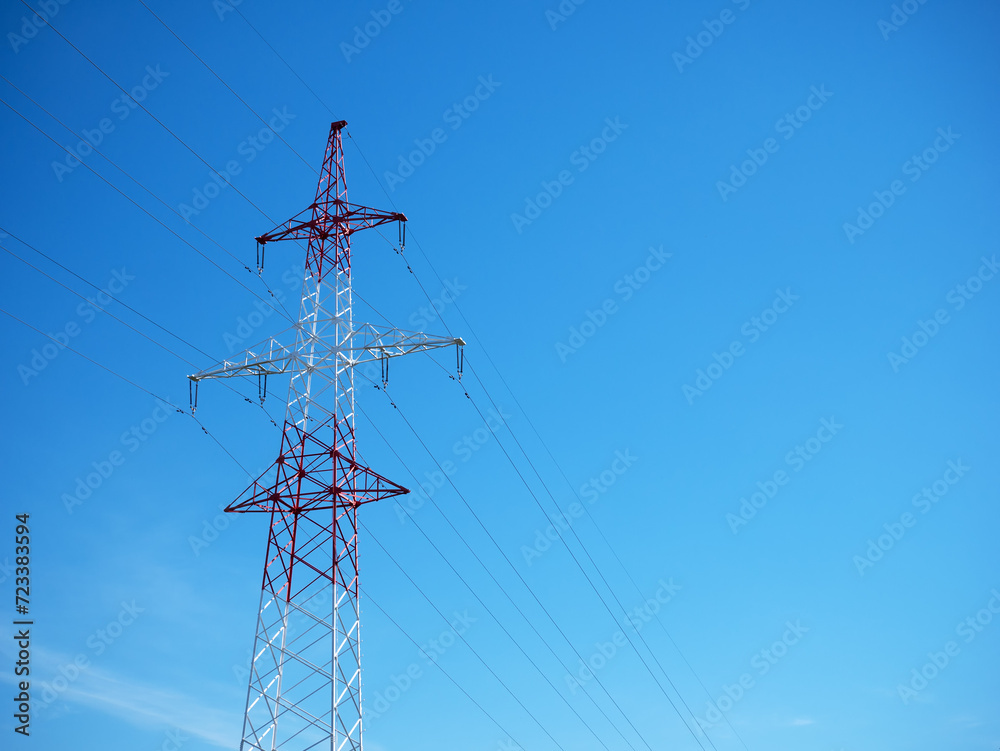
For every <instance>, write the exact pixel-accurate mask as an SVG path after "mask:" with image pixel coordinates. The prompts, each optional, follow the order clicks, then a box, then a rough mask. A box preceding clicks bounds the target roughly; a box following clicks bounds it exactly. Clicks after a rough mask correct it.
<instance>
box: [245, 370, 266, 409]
mask: <svg viewBox="0 0 1000 751" xmlns="http://www.w3.org/2000/svg"><path fill="white" fill-rule="evenodd" d="M257 398H258V399H259V400H260V403H261V404H262V405H263V404H264V400H265V399H267V373H258V374H257ZM247 401H250V400H249V399H247Z"/></svg>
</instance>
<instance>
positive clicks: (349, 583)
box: [189, 121, 465, 751]
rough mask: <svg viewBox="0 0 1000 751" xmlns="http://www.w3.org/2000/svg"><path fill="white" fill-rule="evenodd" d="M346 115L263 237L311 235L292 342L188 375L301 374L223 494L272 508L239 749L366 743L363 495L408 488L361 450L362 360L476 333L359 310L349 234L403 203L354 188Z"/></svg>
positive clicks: (368, 498)
mask: <svg viewBox="0 0 1000 751" xmlns="http://www.w3.org/2000/svg"><path fill="white" fill-rule="evenodd" d="M345 125H347V123H346V122H344V121H340V122H336V123H333V124H332V125H331V127H330V137H329V141H328V142H327V147H326V154H325V156H324V159H323V170H322V172H321V174H320V178H319V185H318V187H317V189H316V200H315V202H314V203H313V204H312V205H310V206H309V207H308V208H307V209H305V211H303V212H301V213H300V214H298V215H296V216H295V217H293V218H292V219H289V220H288V221H287V222H285V223H284V224H282V225H280V226H278V227H276V228H275V229H273V230H272V231H271V232H268V233H267V234H265V235H261V236H260V237H258V238H257V242H258V243H259V244H260V246H261V248H263V246H265V245H266V244H267V243H269V242H274V241H276V240H306V241H307V249H306V262H305V274H304V279H303V283H302V302H301V305H300V308H299V318H298V323H296V324H295V325H294V326H293V327H292V329H290V331H294V332H295V333H294V343H293V344H288V345H286V344H282V343H281V335H279V336H278V337H272V338H269V339H268V340H266V341H265V342H263V343H262V344H261V345H260V346H258V347H254V348H252V349H251V350H248V351H247V352H245V353H243V354H242V355H240V356H239V357H238V358H237V359H235V360H226V361H223V362H222V363H219V364H218V365H217V366H215V367H213V368H211V369H209V370H206V371H203V372H201V373H197V374H195V375H192V376H189V378H190V379H191V381H192V382H193V385H194V388H195V390H197V384H198V382H199V381H202V380H207V379H212V378H233V377H240V376H242V377H246V376H257V378H258V379H260V380H263V379H266V378H267V376H268V375H277V374H283V373H287V374H290V375H291V382H290V384H289V388H288V407H287V411H286V413H285V423H284V426H283V430H282V438H281V450H280V452H279V454H278V458H277V460H276V461H275V463H274V465H273V466H272V467H271V468H270V469H268V470H267V472H265V473H264V474H263V475H261V477H260V478H259V479H257V480H256V481H255V482H254V483H253V484H252V485H250V487H249V488H247V489H246V490H245V491H244V492H243V494H242V495H241V496H240V497H239V498H237V499H236V500H235V501H234V502H233V503H231V504H230V505H229V506H228V507H227V508H226V511H230V512H234V513H248V512H259V513H266V514H270V519H271V525H270V533H269V535H268V540H267V556H266V557H265V560H264V580H263V585H262V587H261V598H260V610H259V612H258V616H257V629H256V637H255V639H254V649H253V661H252V667H251V671H250V685H249V689H248V693H247V704H246V714H245V717H244V723H243V739H242V743H241V745H240V749H241V751H249V749H257V750H258V751H277V750H278V749H282V750H286V749H287V750H288V751H293V750H298V751H305V750H306V749H329V750H330V751H360V749H361V736H362V733H361V730H362V721H361V638H360V628H361V620H360V608H359V600H358V595H359V587H358V507H359V506H361V505H362V504H364V503H370V502H372V501H378V500H381V499H383V498H390V497H392V496H396V495H401V494H403V493H408V492H409V491H408V490H407V489H406V488H404V487H402V486H400V485H397V484H396V483H394V482H391V481H390V480H387V479H386V478H384V477H382V476H381V475H379V474H376V473H375V472H373V471H372V470H370V469H368V468H367V467H365V466H362V465H361V464H360V463H359V462H358V460H357V455H356V453H355V445H354V368H355V367H356V366H357V365H361V364H363V363H368V362H373V361H375V360H379V361H381V362H382V363H383V367H384V368H385V369H387V368H388V361H389V358H391V357H397V356H400V355H405V354H409V353H411V352H425V351H428V350H432V349H439V348H442V347H449V346H452V345H455V346H456V349H457V351H458V352H459V353H460V352H461V347H462V346H464V344H465V342H463V341H462V340H461V339H455V338H450V337H449V338H444V337H432V336H427V335H425V334H422V333H416V332H408V331H401V330H399V329H395V328H380V327H376V326H372V325H371V324H355V323H354V317H353V307H352V302H351V243H350V240H351V235H352V234H353V233H354V232H357V231H358V230H362V229H369V228H372V227H377V226H379V225H382V224H386V223H389V222H400V223H402V222H405V221H406V217H405V216H403V215H402V214H398V213H388V212H384V211H378V210H376V209H371V208H368V207H365V206H358V205H354V204H350V203H348V202H347V186H346V182H345V178H344V155H343V150H342V143H341V136H340V132H341V130H342V129H343V128H344V126H345ZM402 226H403V225H402V224H400V227H401V228H402ZM460 361H461V360H460V359H459V362H460ZM195 403H196V402H195Z"/></svg>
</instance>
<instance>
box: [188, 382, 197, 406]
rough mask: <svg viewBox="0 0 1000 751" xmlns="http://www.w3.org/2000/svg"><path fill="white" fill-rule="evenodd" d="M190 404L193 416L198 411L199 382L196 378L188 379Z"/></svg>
mask: <svg viewBox="0 0 1000 751" xmlns="http://www.w3.org/2000/svg"><path fill="white" fill-rule="evenodd" d="M188 404H189V405H190V406H191V414H192V415H193V414H194V413H195V410H197V409H198V382H197V381H196V380H195V379H194V378H190V377H189V379H188Z"/></svg>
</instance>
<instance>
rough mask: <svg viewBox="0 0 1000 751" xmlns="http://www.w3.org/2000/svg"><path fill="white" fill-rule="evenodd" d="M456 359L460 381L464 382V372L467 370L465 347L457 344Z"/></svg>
mask: <svg viewBox="0 0 1000 751" xmlns="http://www.w3.org/2000/svg"><path fill="white" fill-rule="evenodd" d="M455 359H456V360H457V361H458V362H457V365H458V380H459V381H461V380H462V371H463V370H464V369H465V346H464V345H461V344H457V345H456V346H455Z"/></svg>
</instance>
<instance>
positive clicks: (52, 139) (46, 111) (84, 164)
mask: <svg viewBox="0 0 1000 751" xmlns="http://www.w3.org/2000/svg"><path fill="white" fill-rule="evenodd" d="M0 78H2V79H3V80H4V81H5V82H6V83H7V85H8V86H10V87H11V88H13V89H14V90H15V91H17V92H18V93H19V94H21V96H23V97H24V98H25V99H27V100H28V101H29V102H31V103H32V104H34V105H35V106H36V107H38V109H40V110H41V111H42V112H44V113H45V114H46V115H48V116H49V117H50V118H51V119H53V120H55V121H56V122H57V123H59V125H61V126H62V127H63V128H64V129H65V130H66V131H68V132H69V133H70V134H71V135H73V137H74V138H75V137H76V133H74V132H73V129H72V128H70V127H69V126H68V125H66V123H64V122H63V121H62V120H60V119H59V118H58V117H56V116H55V115H53V114H52V113H51V112H50V111H49V110H48V109H47V108H45V107H44V106H42V105H41V104H40V103H39V102H37V101H36V100H35V99H33V98H32V97H31V96H29V95H28V94H27V93H26V92H24V91H23V90H22V89H20V88H19V87H18V86H17V85H16V84H14V83H13V82H11V81H10V80H9V79H8V78H7V77H6V76H4V75H3V74H0ZM0 101H3V100H0ZM3 103H4V104H5V105H7V107H8V108H10V109H12V110H14V112H15V114H17V115H19V116H20V117H21V119H22V120H25V121H26V122H28V124H29V125H31V126H32V127H33V128H35V130H37V131H38V132H39V133H41V134H42V135H43V136H45V137H46V138H48V139H49V140H50V141H52V142H53V143H54V144H56V146H58V147H59V148H61V149H62V150H63V151H65V152H67V153H69V154H72V152H71V151H70V150H69V149H67V148H65V147H64V146H63V145H62V144H60V143H59V142H58V141H56V140H55V139H54V138H52V137H51V136H50V135H48V134H47V133H45V132H44V131H43V130H42V129H41V128H40V127H38V126H37V125H35V123H33V122H31V121H30V120H28V118H27V117H25V116H24V115H23V114H21V113H20V112H19V111H17V110H15V109H14V108H13V107H11V105H10V104H8V103H7V102H6V101H4V102H3ZM91 148H92V149H93V150H94V152H95V153H97V155H98V156H100V157H101V158H102V159H104V160H105V161H106V162H108V164H110V165H111V166H112V167H114V168H115V169H117V170H118V171H119V172H121V173H122V174H123V175H125V177H127V178H128V179H129V180H131V181H132V182H133V183H135V184H136V185H138V186H139V187H140V188H141V189H142V190H144V191H145V192H146V193H148V194H149V195H150V196H151V197H152V198H153V199H154V200H156V201H157V202H158V203H160V204H161V205H163V206H165V207H166V208H167V210H168V211H170V212H172V213H173V214H174V215H176V216H177V217H179V218H180V219H181V220H183V221H185V222H186V223H187V224H188V226H190V227H191V228H192V229H193V230H195V231H196V232H197V233H198V234H200V235H202V236H203V237H204V238H205V239H207V240H208V241H209V242H211V243H212V244H213V245H215V246H216V247H218V248H219V249H220V250H221V251H222V252H224V253H225V254H226V255H228V256H229V257H230V258H232V259H233V260H234V261H236V262H237V263H239V264H240V265H241V266H242V267H243V268H244V269H246V271H247V272H248V273H251V274H252V273H253V272H251V271H250V267H249V266H248V265H246V264H245V263H243V261H241V260H240V259H239V258H238V257H237V256H236V255H235V254H234V253H232V252H231V251H230V250H229V249H228V248H226V247H224V246H223V245H222V244H221V243H219V242H218V241H217V240H215V239H214V238H213V237H211V236H210V235H208V234H207V233H206V232H204V231H203V230H202V229H201V228H200V227H198V226H197V225H195V224H194V223H192V222H190V221H188V220H187V219H185V218H184V216H183V215H182V214H181V213H180V212H179V211H177V209H175V208H174V207H173V206H171V205H170V204H168V203H167V202H166V201H164V200H163V199H162V198H160V197H159V196H158V195H156V194H155V193H154V192H153V191H151V190H150V189H149V188H147V187H146V186H145V185H143V184H142V183H141V182H139V181H138V180H137V179H135V178H134V177H133V176H132V175H131V174H130V173H129V172H128V171H126V170H125V169H124V168H122V167H121V166H119V165H118V164H117V163H116V162H114V161H113V160H112V159H111V158H109V157H108V156H107V155H106V154H104V153H103V152H102V151H101V150H100V149H98V148H97V147H96V146H91ZM78 161H79V162H80V163H81V164H82V165H83V166H84V167H86V168H87V169H88V170H90V171H91V172H93V173H94V174H95V175H97V176H98V177H99V178H101V179H102V180H104V182H107V183H108V184H109V185H111V183H110V182H109V181H108V180H106V179H105V178H104V177H102V176H101V175H100V174H98V173H97V171H96V170H94V169H93V168H92V167H91V166H90V165H88V164H86V163H85V162H84V161H83V160H82V159H79V160H78ZM112 187H114V186H113V185H112ZM115 190H118V189H117V188H115ZM119 193H121V191H119ZM122 195H124V193H122ZM133 203H134V201H133ZM140 208H141V207H140ZM147 214H148V212H147ZM268 221H273V220H271V219H270V218H268ZM161 224H162V222H161ZM189 245H190V243H189ZM191 247H192V248H194V246H191ZM195 251H196V252H197V253H199V255H201V256H202V257H204V258H205V260H207V261H208V262H209V263H211V264H212V265H213V266H215V267H216V268H218V269H219V270H220V271H222V272H223V273H224V274H226V275H227V276H229V277H230V278H231V279H232V280H233V281H235V282H236V283H237V284H240V286H242V287H243V288H244V289H246V290H247V291H248V292H250V294H252V295H254V296H255V297H256V298H257V299H259V300H260V301H261V302H263V303H265V304H267V305H268V306H270V307H271V308H272V309H274V310H275V311H277V308H275V306H274V303H273V302H271V301H270V300H268V299H266V298H264V297H261V296H260V295H258V294H257V293H256V292H254V291H253V290H251V289H250V288H249V287H247V286H246V285H245V284H243V283H242V282H240V281H239V280H238V279H236V277H234V276H233V275H232V274H230V273H229V272H228V271H226V270H225V269H223V268H222V267H221V266H219V264H217V263H215V261H213V260H212V259H210V258H208V256H206V255H205V254H204V253H202V252H201V251H199V250H197V248H195ZM257 278H258V280H260V281H261V282H262V283H264V280H263V278H261V277H260V275H257ZM264 288H265V289H266V290H267V292H268V294H269V295H270V296H271V297H272V298H274V299H275V300H277V302H278V305H279V306H280V307H281V311H277V312H280V313H282V314H283V315H284V316H285V318H287V319H288V320H289V321H291V320H292V317H291V313H289V312H288V310H287V308H285V306H284V303H283V302H282V301H281V300H280V299H278V298H277V296H276V295H275V294H274V292H273V291H272V290H271V288H270V287H268V286H267V284H266V283H264Z"/></svg>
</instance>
